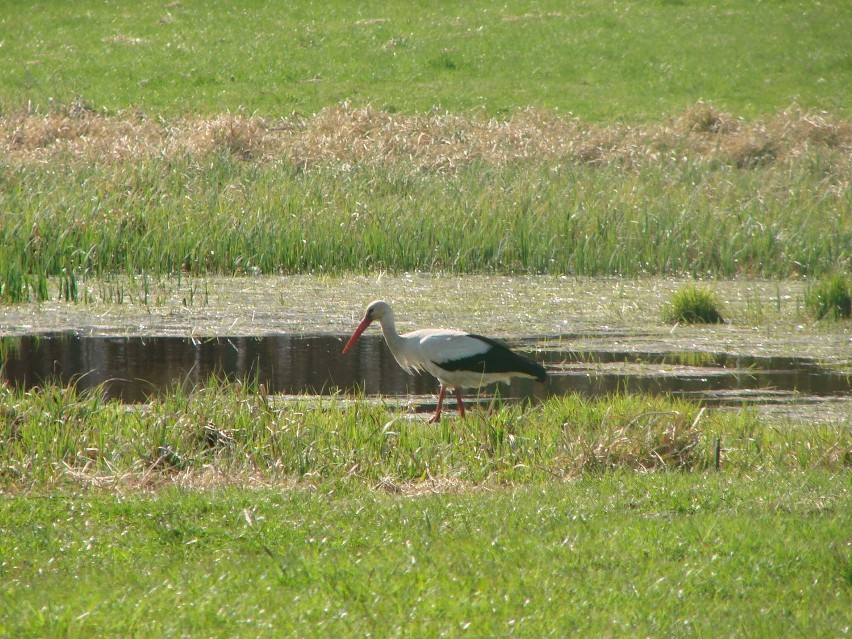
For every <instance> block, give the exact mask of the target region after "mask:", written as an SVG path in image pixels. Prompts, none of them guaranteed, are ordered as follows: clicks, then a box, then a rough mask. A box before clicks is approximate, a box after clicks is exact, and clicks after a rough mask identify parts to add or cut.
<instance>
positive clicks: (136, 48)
mask: <svg viewBox="0 0 852 639" xmlns="http://www.w3.org/2000/svg"><path fill="white" fill-rule="evenodd" d="M0 14H2V18H3V23H4V25H5V28H4V38H3V51H4V55H3V57H2V60H0V104H2V105H3V106H4V107H5V108H21V107H23V106H26V105H29V106H31V107H34V108H37V109H42V110H44V109H50V108H51V106H52V105H54V104H69V103H70V102H71V101H72V100H75V99H78V98H79V99H82V101H83V102H85V103H87V104H89V105H90V106H92V107H94V108H96V109H101V108H107V109H109V110H112V111H115V110H119V109H125V108H128V107H141V108H143V109H145V110H149V111H151V112H153V113H155V114H161V115H167V116H174V115H182V114H184V113H187V112H193V113H205V114H211V113H219V112H222V111H226V110H230V111H235V110H237V109H246V110H247V111H248V112H251V113H254V112H259V113H263V114H267V115H289V114H290V113H292V112H293V111H299V112H302V113H313V112H316V111H319V110H320V109H322V108H323V107H326V106H330V105H334V104H339V103H341V102H342V101H344V100H351V101H352V102H353V103H355V104H358V105H360V104H365V103H368V102H369V103H372V104H374V105H376V106H377V107H379V108H381V109H385V110H389V111H401V112H409V113H410V112H426V111H429V110H431V109H433V108H436V107H437V108H440V109H448V110H451V111H466V110H469V109H477V108H480V107H483V108H484V109H485V110H486V112H487V113H489V114H492V115H501V114H505V113H507V112H510V111H512V110H515V109H517V108H523V107H527V106H530V105H535V106H539V107H541V108H545V109H559V110H561V111H562V112H572V113H574V114H576V115H579V116H581V117H583V118H585V119H591V120H596V121H603V120H626V121H633V122H635V121H637V120H638V121H642V120H649V119H651V120H655V119H657V118H658V117H659V116H660V114H672V113H680V112H681V111H682V110H683V109H684V108H685V107H686V106H688V105H691V104H693V103H695V102H696V101H697V100H698V99H705V100H710V101H712V102H713V103H715V104H718V105H719V106H721V107H722V108H724V109H725V110H728V111H733V112H735V113H737V114H740V115H743V116H746V117H755V116H757V115H761V114H766V113H771V112H775V111H778V110H780V109H783V108H785V107H787V106H788V105H789V104H790V103H791V102H793V101H798V102H799V103H800V104H801V105H802V106H804V107H806V108H811V107H815V108H821V109H825V110H828V111H832V112H836V113H838V114H843V115H848V114H849V105H850V104H852V93H850V91H852V90H850V87H852V64H850V61H852V58H850V53H849V47H848V37H847V34H848V33H850V32H852V12H850V11H849V10H848V8H846V7H845V5H844V4H843V3H836V2H827V3H821V4H818V5H815V4H814V3H812V2H806V1H804V0H796V1H793V2H783V3H777V2H773V3H763V4H761V5H760V6H759V7H756V6H751V5H744V4H742V3H738V2H734V1H733V0H724V1H722V2H715V3H712V4H711V3H703V2H690V1H683V2H680V1H675V2H666V1H663V2H645V3H642V2H640V3H637V2H631V1H629V0H618V1H617V2H603V1H601V0H586V1H583V2H575V3H572V4H571V5H570V6H567V5H565V3H563V2H557V1H555V0H550V1H538V2H534V3H530V2H519V1H513V2H508V3H505V2H504V3H500V4H494V3H491V2H484V1H483V0H477V1H475V2H469V3H465V4H464V5H444V4H435V3H432V4H428V3H427V4H423V5H417V6H412V5H411V3H409V2H392V3H388V2H381V3H378V2H368V3H363V2H360V3H354V4H353V3H349V2H341V1H337V2H332V3H323V4H322V5H321V6H319V5H315V4H311V3H307V2H295V3H285V4H269V3H265V2H259V1H258V0H253V1H250V2H240V3H233V2H205V3H203V4H194V3H189V2H181V3H173V4H168V3H163V2H151V1H149V0H143V1H141V2H133V3H130V2H119V3H117V4H115V3H113V4H109V5H106V4H103V3H101V2H96V1H93V0H86V1H84V2H77V3H75V4H74V7H73V8H71V9H69V7H67V6H65V5H64V4H62V3H55V2H47V3H41V4H39V5H35V6H34V5H32V4H31V3H28V2H22V1H21V0H14V1H12V2H6V3H4V6H3V9H2V10H0Z"/></svg>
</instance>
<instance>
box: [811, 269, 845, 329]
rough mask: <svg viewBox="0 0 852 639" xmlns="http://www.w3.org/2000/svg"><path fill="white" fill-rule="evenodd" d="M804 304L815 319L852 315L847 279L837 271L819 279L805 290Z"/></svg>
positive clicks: (839, 317) (843, 317) (842, 317)
mask: <svg viewBox="0 0 852 639" xmlns="http://www.w3.org/2000/svg"><path fill="white" fill-rule="evenodd" d="M805 306H806V308H807V309H808V310H809V311H810V312H811V313H812V314H813V315H814V316H815V317H816V318H817V319H835V320H836V319H845V318H848V317H850V316H852V295H850V287H849V281H848V279H847V278H846V277H845V276H843V275H841V274H839V273H838V274H835V275H832V276H830V277H827V278H824V279H822V280H820V281H819V282H817V283H816V284H815V285H813V287H811V288H809V289H808V290H807V291H806V293H805Z"/></svg>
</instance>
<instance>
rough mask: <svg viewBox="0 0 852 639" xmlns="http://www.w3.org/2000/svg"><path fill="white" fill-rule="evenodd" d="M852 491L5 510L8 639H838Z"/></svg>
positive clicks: (200, 497) (789, 477)
mask: <svg viewBox="0 0 852 639" xmlns="http://www.w3.org/2000/svg"><path fill="white" fill-rule="evenodd" d="M849 506H850V500H849V496H848V474H845V475H844V474H836V473H829V472H824V471H821V472H808V473H801V472H800V473H793V474H776V473H761V474H759V475H757V476H754V477H749V476H745V475H733V476H732V475H729V474H721V475H719V474H713V473H710V474H697V475H690V474H680V473H659V474H634V473H612V474H606V475H604V476H601V477H598V476H586V477H582V478H580V479H578V480H577V481H573V482H569V483H555V484H550V485H548V486H545V487H540V488H536V487H529V486H527V487H517V488H501V489H496V490H489V491H474V492H461V493H455V492H449V493H429V492H425V493H423V494H421V495H417V496H400V495H392V494H386V493H381V492H364V491H361V490H351V489H349V488H347V487H335V488H331V487H325V488H320V489H319V490H306V489H305V490H303V489H296V490H289V491H283V492H282V491H281V490H276V489H269V488H261V489H258V490H250V491H245V490H236V489H228V488H225V489H221V490H211V491H206V492H193V491H186V490H181V489H179V488H173V489H168V490H163V491H160V492H158V493H157V494H156V495H144V494H138V493H137V494H130V495H110V494H102V493H99V492H97V491H95V492H87V493H83V494H78V495H75V494H59V495H57V494H48V493H45V494H40V495H38V494H37V495H29V496H26V497H23V496H7V497H3V498H2V499H0V521H2V524H0V529H2V533H3V534H2V535H0V560H2V564H0V565H2V567H0V580H2V584H3V592H2V597H0V633H2V634H4V635H7V636H15V637H21V638H26V637H42V636H65V637H83V636H113V637H129V636H181V635H190V636H202V635H203V636H209V637H281V636H299V637H321V636H322V637H326V636H335V637H356V636H359V637H360V636H364V635H365V634H368V633H369V634H372V635H379V636H395V635H399V636H415V637H434V636H438V635H441V634H447V635H449V636H463V635H466V634H472V635H474V636H508V635H512V634H518V635H520V636H550V635H558V636H562V635H564V634H565V633H572V632H576V633H579V634H583V635H584V636H592V635H594V636H610V635H624V634H629V635H643V636H672V637H678V636H684V637H686V636H708V635H712V636H716V637H734V636H743V635H748V636H785V635H797V634H801V635H805V636H837V635H839V634H842V633H843V632H844V631H845V630H844V628H845V627H846V625H847V624H848V604H849V596H850V588H852V584H850V569H851V568H852V564H850V561H852V558H850V554H849V548H848V545H847V544H846V541H847V540H848V531H849V527H850V525H852V520H851V518H850V514H849V513H850V512H852V509H850V507H849Z"/></svg>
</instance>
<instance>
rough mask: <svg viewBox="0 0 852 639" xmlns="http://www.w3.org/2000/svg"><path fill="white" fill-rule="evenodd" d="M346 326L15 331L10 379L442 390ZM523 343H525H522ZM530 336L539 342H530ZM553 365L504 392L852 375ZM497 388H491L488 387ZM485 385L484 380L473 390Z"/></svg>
mask: <svg viewBox="0 0 852 639" xmlns="http://www.w3.org/2000/svg"><path fill="white" fill-rule="evenodd" d="M347 337H348V336H334V335H270V336H265V337H220V338H209V339H190V338H183V337H144V338H143V337H89V336H80V335H76V334H72V333H68V334H65V333H62V334H56V335H47V336H45V335H41V336H24V337H15V338H5V339H4V340H3V341H2V348H0V379H5V380H7V381H8V382H10V383H12V384H14V385H17V386H23V387H26V388H29V387H33V386H37V385H39V384H43V383H44V382H46V381H50V380H59V381H61V382H62V383H66V384H67V383H71V382H73V383H75V384H77V386H78V388H80V389H87V388H93V387H98V386H101V387H102V389H103V392H104V393H105V395H106V396H108V397H113V398H119V399H121V400H123V401H126V402H141V401H146V400H147V399H149V398H150V397H152V396H156V395H159V394H162V393H164V392H165V391H167V390H168V389H170V388H173V387H174V386H175V385H180V384H183V385H185V386H188V387H194V386H197V385H202V384H204V383H205V382H206V381H207V380H208V378H209V377H210V376H214V375H215V376H217V377H219V378H226V379H231V380H236V379H247V380H250V381H255V380H256V381H257V382H259V383H264V384H265V385H266V387H267V389H268V391H269V392H270V393H275V394H301V393H312V394H328V393H332V392H337V391H344V392H350V391H354V390H356V389H362V390H364V392H366V393H367V394H381V395H385V396H408V395H424V394H432V393H435V392H436V391H437V389H438V385H437V382H436V381H435V380H434V379H433V378H432V377H431V376H429V375H416V376H413V375H409V374H407V373H405V372H404V371H403V370H402V369H400V368H399V366H398V365H397V364H396V362H395V361H394V359H393V356H392V355H391V354H390V351H389V350H388V349H387V346H385V343H384V341H383V340H382V338H381V336H380V335H364V336H362V337H361V339H360V340H359V341H358V343H357V344H356V346H355V347H354V348H353V349H352V350H351V351H350V352H349V353H348V354H347V355H342V354H341V350H342V348H343V345H344V344H345V340H346V338H347ZM514 346H515V347H516V348H517V349H518V350H520V351H524V350H525V344H520V345H518V344H515V345H514ZM526 346H527V347H529V344H527V345H526ZM528 354H529V355H530V356H532V357H533V358H535V359H537V360H539V361H541V362H543V363H544V364H545V366H546V367H547V368H548V370H549V372H550V378H549V380H548V382H547V384H536V383H535V382H533V381H531V380H526V379H518V380H515V381H513V382H512V384H511V385H510V386H506V385H500V395H501V396H502V397H504V398H514V399H543V398H545V397H547V396H550V395H561V394H564V393H571V392H578V393H581V394H585V395H604V394H608V393H615V392H630V393H638V392H644V393H651V394H671V395H676V396H683V397H688V398H694V399H697V400H698V399H700V400H701V401H704V402H705V403H723V404H724V403H732V404H740V403H742V402H744V401H747V402H754V403H770V402H802V401H814V400H816V399H818V398H825V397H836V396H850V395H852V376H849V375H843V374H840V373H837V372H835V371H831V370H828V369H826V368H824V367H821V366H820V365H819V363H818V362H816V361H814V360H812V359H808V358H795V357H771V358H765V357H743V356H736V355H731V354H726V353H653V352H644V353H636V352H611V351H594V352H578V351H571V350H559V349H557V348H554V349H549V350H542V351H539V352H530V351H528ZM487 390H488V391H489V392H490V391H493V389H487ZM468 394H469V395H470V394H475V391H468Z"/></svg>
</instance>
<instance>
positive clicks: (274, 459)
mask: <svg viewBox="0 0 852 639" xmlns="http://www.w3.org/2000/svg"><path fill="white" fill-rule="evenodd" d="M2 393H3V406H4V409H3V423H2V425H3V430H2V433H0V438H2V443H3V446H2V457H0V459H2V479H3V482H4V483H5V484H6V485H7V486H9V487H22V488H27V487H37V486H46V485H54V484H55V485H59V486H61V485H63V484H65V483H70V484H72V485H73V484H77V483H79V482H82V483H84V484H86V483H87V482H94V483H96V484H97V483H98V482H102V483H106V484H110V485H112V484H116V483H117V484H120V483H122V481H123V480H122V478H123V477H125V476H126V477H129V478H133V482H131V483H133V484H134V485H135V484H137V483H139V482H142V481H143V479H144V478H145V477H148V476H149V475H152V474H153V476H157V475H158V474H160V473H163V472H165V473H172V472H185V473H187V474H188V476H189V479H192V480H193V481H200V480H201V479H202V478H203V477H204V476H205V473H207V472H208V471H210V470H211V469H216V470H218V471H221V472H223V473H225V474H226V475H228V476H234V477H246V476H254V475H256V476H257V477H258V478H261V479H264V480H276V479H282V478H283V479H293V478H295V479H300V480H305V479H310V480H311V481H330V480H332V481H337V480H343V479H351V480H353V481H360V482H367V483H368V484H371V485H374V484H377V483H388V482H390V483H406V482H422V481H425V480H427V479H443V480H448V481H460V482H464V483H475V484H478V483H482V482H487V483H492V482H498V483H501V482H522V483H540V482H548V481H552V480H553V479H554V478H559V479H566V478H571V477H575V476H577V475H578V474H582V473H589V472H595V473H597V472H605V471H610V470H617V469H625V468H626V469H632V470H642V471H648V470H654V469H668V470H675V469H680V470H698V471H701V470H706V469H708V468H715V466H716V464H717V461H716V459H717V450H716V448H717V442H718V441H719V440H721V441H722V444H721V445H722V446H723V448H724V450H725V456H724V464H725V467H726V468H730V469H738V470H741V471H748V470H750V469H752V468H754V467H755V465H756V464H757V465H759V467H761V468H764V467H770V466H771V467H774V468H780V469H796V470H799V469H802V468H813V467H829V468H839V467H842V465H843V464H844V463H845V458H844V454H845V451H846V450H849V448H850V441H849V433H848V432H845V431H844V430H843V429H842V428H840V426H841V425H840V424H835V425H826V426H824V427H823V426H818V427H814V428H812V429H806V430H801V429H792V430H791V429H780V431H779V432H776V431H775V430H771V429H766V428H765V426H764V425H763V424H762V423H761V421H760V419H759V418H757V416H756V415H754V414H751V413H749V412H747V411H743V412H730V411H718V412H716V411H714V412H710V413H706V412H705V411H702V410H700V409H699V407H698V406H697V405H695V404H691V403H687V402H683V401H675V400H668V399H664V398H644V397H639V396H623V397H610V398H605V399H598V400H586V399H582V398H579V397H567V398H564V399H556V398H554V399H551V400H548V401H547V402H546V403H544V404H542V405H541V406H539V407H537V408H535V409H528V410H525V409H523V408H522V407H519V406H509V407H505V408H502V409H500V410H496V411H494V412H485V413H475V414H474V415H475V416H474V417H473V418H471V419H467V420H446V421H444V422H442V423H441V424H440V425H438V426H431V425H428V424H425V423H421V422H420V421H414V422H411V421H409V420H408V419H405V418H404V417H403V416H402V415H400V414H399V413H397V412H396V411H394V410H392V409H389V408H388V407H387V406H385V405H383V403H379V402H375V403H374V402H368V401H366V400H363V399H359V400H356V401H354V403H350V402H347V401H344V399H343V398H341V397H332V398H330V399H325V400H318V402H319V403H313V404H312V403H308V402H307V401H305V402H302V401H292V402H286V403H284V404H281V405H274V404H270V403H269V401H268V398H266V397H265V396H264V395H263V394H262V393H258V392H255V391H252V390H251V389H249V388H248V387H244V386H240V385H237V386H234V385H224V386H223V385H220V384H218V383H216V382H215V381H212V382H211V383H210V385H209V386H207V387H205V388H203V389H200V390H197V391H194V392H191V393H188V394H187V393H183V392H181V391H175V392H173V393H171V394H169V395H168V396H167V397H166V398H165V399H163V400H162V401H156V402H154V403H153V404H152V405H151V406H150V407H149V408H147V409H145V410H138V409H130V410H129V409H128V408H127V407H125V406H123V405H122V404H120V403H118V402H115V401H110V402H104V401H102V400H101V399H99V397H98V396H97V393H84V394H78V393H77V392H76V391H75V390H74V389H73V387H72V388H59V387H54V386H48V387H46V388H44V389H41V390H35V391H31V392H22V391H17V390H3V391H2ZM143 483H144V482H143Z"/></svg>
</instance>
